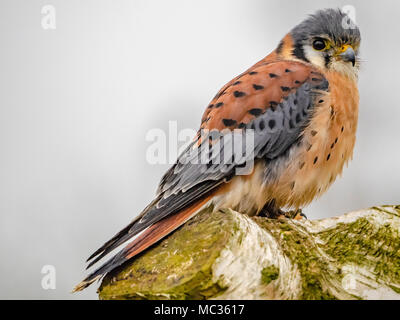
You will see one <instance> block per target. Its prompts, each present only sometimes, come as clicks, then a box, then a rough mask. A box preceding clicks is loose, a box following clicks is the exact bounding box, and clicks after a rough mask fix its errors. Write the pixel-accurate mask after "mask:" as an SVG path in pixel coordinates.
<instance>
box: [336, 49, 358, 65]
mask: <svg viewBox="0 0 400 320" xmlns="http://www.w3.org/2000/svg"><path fill="white" fill-rule="evenodd" d="M339 57H340V58H341V59H342V60H343V61H344V62H351V63H352V64H353V67H354V65H355V64H356V53H355V52H354V49H353V48H352V47H350V46H348V47H347V48H346V50H345V51H344V52H342V53H341V54H339Z"/></svg>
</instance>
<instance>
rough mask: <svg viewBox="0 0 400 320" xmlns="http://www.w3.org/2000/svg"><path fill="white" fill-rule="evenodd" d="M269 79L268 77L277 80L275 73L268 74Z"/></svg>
mask: <svg viewBox="0 0 400 320" xmlns="http://www.w3.org/2000/svg"><path fill="white" fill-rule="evenodd" d="M269 77H270V78H278V75H276V74H275V73H270V74H269Z"/></svg>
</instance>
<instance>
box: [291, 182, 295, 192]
mask: <svg viewBox="0 0 400 320" xmlns="http://www.w3.org/2000/svg"><path fill="white" fill-rule="evenodd" d="M295 184H296V182H295V181H293V182H292V183H291V184H290V189H292V190H293V189H294V186H295Z"/></svg>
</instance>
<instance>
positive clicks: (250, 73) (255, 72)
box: [249, 71, 258, 76]
mask: <svg viewBox="0 0 400 320" xmlns="http://www.w3.org/2000/svg"><path fill="white" fill-rule="evenodd" d="M257 73H258V72H257V71H251V72H249V75H251V76H252V75H255V74H257Z"/></svg>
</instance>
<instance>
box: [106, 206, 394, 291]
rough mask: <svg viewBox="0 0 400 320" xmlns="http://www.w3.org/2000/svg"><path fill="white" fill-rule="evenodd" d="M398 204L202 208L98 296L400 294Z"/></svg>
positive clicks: (116, 276) (122, 270)
mask: <svg viewBox="0 0 400 320" xmlns="http://www.w3.org/2000/svg"><path fill="white" fill-rule="evenodd" d="M399 233H400V206H382V207H374V208H371V209H367V210H361V211H357V212H352V213H348V214H345V215H343V216H340V217H335V218H329V219H323V220H314V221H312V220H300V221H298V220H289V219H267V218H262V217H253V218H250V217H248V216H245V215H243V214H240V213H237V212H235V211H232V210H224V211H213V210H212V208H208V209H205V210H203V211H202V212H201V213H200V214H198V215H197V216H196V217H194V218H193V219H191V220H190V221H188V222H187V223H186V224H185V225H183V226H182V227H181V228H180V229H178V230H177V231H176V232H174V233H173V234H171V235H170V236H169V237H167V238H166V239H164V240H163V241H161V242H159V243H158V244H156V245H155V246H153V247H152V248H151V249H149V250H147V251H146V252H145V253H144V254H142V255H140V256H139V257H138V258H137V259H135V260H133V261H131V262H127V263H126V264H125V265H123V266H122V267H120V268H119V269H117V270H114V272H112V273H111V274H109V275H107V276H106V277H105V278H104V279H103V282H102V284H101V286H100V288H99V297H100V299H400V237H399Z"/></svg>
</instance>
